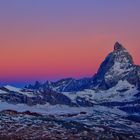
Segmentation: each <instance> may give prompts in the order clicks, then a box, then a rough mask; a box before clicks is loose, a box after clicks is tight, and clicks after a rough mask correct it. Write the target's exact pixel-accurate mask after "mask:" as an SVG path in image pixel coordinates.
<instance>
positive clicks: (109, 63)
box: [93, 42, 139, 89]
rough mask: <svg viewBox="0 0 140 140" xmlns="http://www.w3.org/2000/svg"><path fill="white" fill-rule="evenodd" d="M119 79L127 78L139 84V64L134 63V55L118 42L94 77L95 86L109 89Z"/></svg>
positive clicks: (132, 82)
mask: <svg viewBox="0 0 140 140" xmlns="http://www.w3.org/2000/svg"><path fill="white" fill-rule="evenodd" d="M119 80H127V81H128V82H130V83H131V84H134V85H136V86H138V84H139V66H136V65H135V64H134V61H133V58H132V56H131V55H130V54H129V52H128V51H127V50H126V49H125V48H124V47H123V46H122V45H121V44H119V43H118V42H116V43H115V45H114V50H113V52H111V53H110V54H109V55H108V56H107V57H106V58H105V60H104V61H103V63H102V64H101V66H100V68H99V70H98V72H97V74H96V75H95V78H94V84H93V87H99V88H102V89H108V88H111V87H113V86H115V85H116V84H117V83H118V81H119Z"/></svg>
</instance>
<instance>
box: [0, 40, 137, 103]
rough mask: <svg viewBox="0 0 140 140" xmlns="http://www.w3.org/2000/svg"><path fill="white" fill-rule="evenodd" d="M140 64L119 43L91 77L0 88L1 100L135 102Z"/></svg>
mask: <svg viewBox="0 0 140 140" xmlns="http://www.w3.org/2000/svg"><path fill="white" fill-rule="evenodd" d="M139 89H140V66H138V65H135V64H134V61H133V58H132V56H131V55H130V53H129V52H128V51H127V50H126V49H125V48H124V47H123V46H122V45H121V44H120V43H118V42H116V43H115V45H114V49H113V51H112V52H111V53H109V54H108V56H107V57H106V58H105V60H104V61H103V62H102V64H101V65H100V68H99V69H98V71H97V73H96V74H95V75H94V76H92V77H90V78H83V79H79V80H76V79H73V78H67V79H61V80H59V81H57V82H51V81H46V82H45V83H40V82H39V81H36V82H35V84H34V85H31V84H30V85H27V86H25V88H22V89H19V88H15V87H12V86H9V85H7V86H3V87H0V101H1V102H8V103H10V104H27V105H36V104H46V103H49V104H51V105H56V104H62V105H69V106H93V105H94V104H99V103H102V104H103V103H104V102H109V103H111V102H120V101H122V103H123V104H125V102H132V101H133V102H135V100H136V101H137V100H139V98H138V97H139Z"/></svg>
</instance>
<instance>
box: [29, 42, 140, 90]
mask: <svg viewBox="0 0 140 140" xmlns="http://www.w3.org/2000/svg"><path fill="white" fill-rule="evenodd" d="M120 80H126V81H128V82H129V83H131V84H133V85H135V86H137V87H140V66H138V65H135V64H134V61H133V58H132V56H131V55H130V53H129V52H128V51H127V50H126V49H125V48H124V47H123V46H122V45H121V44H119V43H118V42H116V43H115V45H114V49H113V51H112V52H111V53H109V55H108V56H107V57H106V58H105V60H104V61H103V63H102V64H101V66H100V68H99V70H98V71H97V73H96V74H95V75H94V76H93V77H91V78H83V79H79V80H76V79H73V78H67V79H62V80H59V81H57V82H50V81H47V82H45V83H43V84H42V83H40V82H38V81H37V82H36V83H35V85H27V86H26V88H28V89H37V90H38V89H51V90H55V91H57V92H76V91H82V90H84V89H95V88H96V89H104V90H106V89H109V88H112V87H113V86H115V85H116V84H117V83H118V82H119V81H120Z"/></svg>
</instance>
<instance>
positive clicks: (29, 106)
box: [0, 42, 140, 140]
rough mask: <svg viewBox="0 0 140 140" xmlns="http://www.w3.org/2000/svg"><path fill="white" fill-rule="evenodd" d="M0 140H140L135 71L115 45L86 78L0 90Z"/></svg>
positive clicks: (139, 79) (138, 70)
mask: <svg viewBox="0 0 140 140" xmlns="http://www.w3.org/2000/svg"><path fill="white" fill-rule="evenodd" d="M0 139H2V140H4V139H6V140H13V139H18V140H19V139H30V140H32V139H39V140H57V139H59V140H61V139H62V140H138V139H140V66H138V65H135V64H134V61H133V58H132V56H131V55H130V53H129V52H128V51H127V50H126V49H125V48H124V47H123V46H122V45H121V44H120V43H118V42H116V43H115V45H114V49H113V51H112V52H111V53H109V55H108V56H107V57H106V58H105V60H104V61H103V62H102V64H101V65H100V68H99V69H98V71H97V73H96V74H95V75H94V76H92V77H90V78H83V79H79V80H77V79H73V78H67V79H62V80H59V81H57V82H51V81H46V82H45V83H40V82H38V81H36V82H35V84H34V85H31V84H30V85H26V86H25V87H24V88H16V87H13V86H10V85H6V86H2V87H0Z"/></svg>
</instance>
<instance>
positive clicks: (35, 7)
mask: <svg viewBox="0 0 140 140" xmlns="http://www.w3.org/2000/svg"><path fill="white" fill-rule="evenodd" d="M116 41H119V42H120V43H122V44H123V45H124V46H125V47H126V48H127V49H128V50H129V51H130V52H131V54H132V55H133V57H134V61H135V63H136V64H140V55H139V54H140V0H0V83H1V84H17V85H22V84H23V83H24V84H25V83H28V82H33V81H35V80H47V79H48V80H57V79H61V78H65V77H75V78H80V77H85V76H86V77H88V76H92V75H93V74H94V73H95V72H96V71H97V69H98V67H99V64H100V63H101V62H102V61H103V60H104V58H105V56H106V55H107V54H108V53H109V52H110V51H112V49H113V45H114V43H115V42H116Z"/></svg>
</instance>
